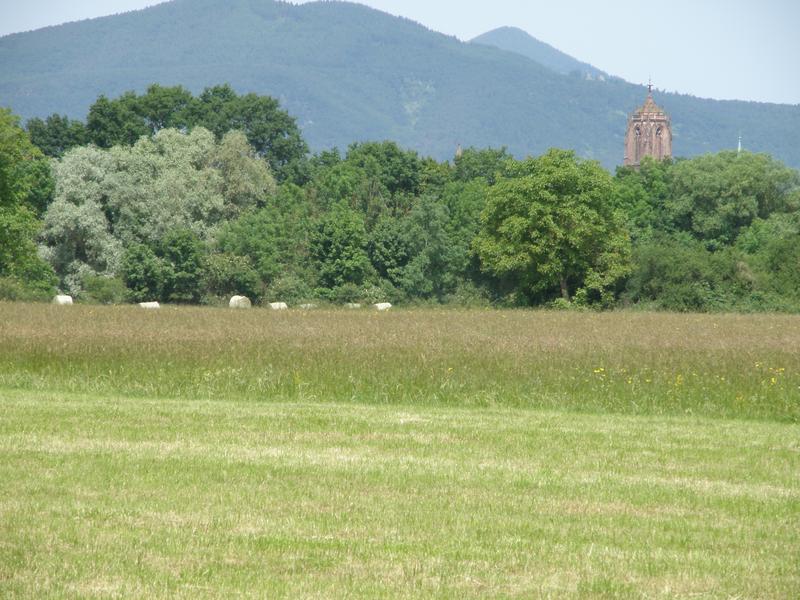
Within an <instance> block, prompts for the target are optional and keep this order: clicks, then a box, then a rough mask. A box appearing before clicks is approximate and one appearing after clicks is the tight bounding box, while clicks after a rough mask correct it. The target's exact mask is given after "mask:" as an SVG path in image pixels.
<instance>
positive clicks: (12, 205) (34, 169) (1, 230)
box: [0, 108, 54, 297]
mask: <svg viewBox="0 0 800 600" xmlns="http://www.w3.org/2000/svg"><path fill="white" fill-rule="evenodd" d="M51 185H52V184H51V180H50V172H49V168H48V165H47V160H46V159H45V158H44V156H43V155H42V153H41V152H40V151H39V150H38V149H37V148H36V147H35V146H34V145H33V144H32V143H31V141H30V139H29V138H28V135H27V134H26V133H25V131H23V130H22V129H21V128H20V126H19V119H18V118H17V117H16V116H14V115H13V114H11V111H9V110H7V109H2V108H0V279H3V280H5V285H6V286H8V287H13V288H14V289H15V290H18V292H15V294H16V293H18V294H19V295H20V296H22V297H24V296H25V295H27V293H29V292H30V293H33V294H37V293H46V292H49V291H50V289H51V288H52V286H53V284H54V279H53V272H52V269H50V267H49V265H47V264H46V263H45V262H44V261H42V260H41V259H40V258H39V257H38V255H37V253H36V244H35V238H36V234H37V233H38V231H39V221H38V220H37V218H36V213H37V212H38V211H39V210H40V209H41V208H42V202H43V200H42V199H43V198H45V197H47V196H48V195H49V190H50V188H51Z"/></svg>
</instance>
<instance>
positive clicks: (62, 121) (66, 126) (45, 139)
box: [25, 115, 89, 158]
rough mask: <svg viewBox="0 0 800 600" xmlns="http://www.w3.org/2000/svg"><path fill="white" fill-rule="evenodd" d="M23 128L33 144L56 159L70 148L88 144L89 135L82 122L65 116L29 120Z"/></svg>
mask: <svg viewBox="0 0 800 600" xmlns="http://www.w3.org/2000/svg"><path fill="white" fill-rule="evenodd" d="M25 128H26V129H27V130H28V134H29V135H30V137H31V141H32V142H33V144H34V145H35V146H36V147H38V148H39V149H40V150H41V151H42V152H43V153H44V154H45V155H46V156H51V157H55V158H58V157H60V156H63V155H64V152H66V151H67V150H69V149H71V148H74V147H76V146H83V145H84V144H88V143H89V133H88V132H87V131H86V126H85V125H84V124H83V122H81V121H78V120H72V119H69V118H68V117H67V116H65V115H50V116H49V117H47V118H46V119H45V120H42V119H38V118H34V119H30V120H29V121H28V122H27V123H26V125H25Z"/></svg>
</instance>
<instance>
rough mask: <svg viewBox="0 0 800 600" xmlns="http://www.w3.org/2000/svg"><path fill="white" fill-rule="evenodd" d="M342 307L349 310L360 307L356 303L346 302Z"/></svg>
mask: <svg viewBox="0 0 800 600" xmlns="http://www.w3.org/2000/svg"><path fill="white" fill-rule="evenodd" d="M344 306H345V308H349V309H350V310H355V309H356V308H361V305H360V304H359V303H358V302H348V303H347V304H345V305H344Z"/></svg>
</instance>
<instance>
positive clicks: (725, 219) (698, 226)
mask: <svg viewBox="0 0 800 600" xmlns="http://www.w3.org/2000/svg"><path fill="white" fill-rule="evenodd" d="M798 186H800V173H798V172H797V171H795V170H793V169H788V168H786V167H785V166H784V165H782V164H780V163H779V162H777V161H775V160H773V159H772V158H770V157H769V156H766V155H763V154H750V153H747V152H745V153H743V154H741V155H737V154H736V153H735V152H721V153H719V154H713V155H706V156H701V157H698V158H695V159H692V160H684V161H678V162H677V163H676V164H675V166H674V167H673V169H672V173H671V186H670V188H671V189H670V196H669V198H668V199H667V201H666V203H665V209H666V213H667V215H668V216H669V219H670V222H671V223H672V225H673V227H674V228H675V229H676V230H679V231H688V232H691V233H692V235H693V236H694V237H695V238H697V239H699V240H702V241H704V242H705V243H706V244H707V245H708V247H709V248H711V249H715V248H720V247H723V246H726V245H730V244H732V243H734V242H735V241H736V237H737V236H738V235H739V233H740V232H741V231H742V230H743V229H745V228H747V227H749V226H750V225H751V224H752V223H753V221H754V220H755V219H757V218H761V219H765V218H767V217H768V216H769V215H770V214H772V213H774V212H787V211H790V210H796V209H797V208H798V206H792V205H791V204H790V203H789V202H788V200H789V196H788V192H789V191H791V190H794V189H797V187H798Z"/></svg>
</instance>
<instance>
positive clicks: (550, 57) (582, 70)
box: [471, 26, 608, 79]
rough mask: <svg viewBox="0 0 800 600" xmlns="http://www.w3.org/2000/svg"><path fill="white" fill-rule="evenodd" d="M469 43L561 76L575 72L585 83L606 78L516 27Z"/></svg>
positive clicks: (494, 30)
mask: <svg viewBox="0 0 800 600" xmlns="http://www.w3.org/2000/svg"><path fill="white" fill-rule="evenodd" d="M471 43H473V44H482V45H484V46H492V47H494V48H499V49H500V50H506V51H507V52H514V53H516V54H521V55H522V56H525V57H527V58H530V59H531V60H534V61H536V62H538V63H539V64H540V65H542V66H544V67H547V68H548V69H550V70H552V71H555V72H557V73H561V74H562V75H571V74H574V73H576V72H577V73H579V74H580V75H582V76H584V77H585V78H587V79H606V78H607V77H608V74H606V73H605V72H603V71H601V70H600V69H598V68H597V67H593V66H592V65H590V64H589V63H585V62H581V61H579V60H578V59H577V58H573V57H572V56H570V55H569V54H565V53H564V52H561V51H560V50H558V49H556V48H554V47H553V46H551V45H550V44H547V43H545V42H543V41H541V40H538V39H536V38H535V37H533V36H532V35H531V34H529V33H528V32H527V31H524V30H522V29H520V28H518V27H509V26H505V27H498V28H497V29H493V30H491V31H488V32H486V33H484V34H483V35H479V36H478V37H476V38H475V39H473V40H472V41H471Z"/></svg>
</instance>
